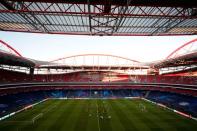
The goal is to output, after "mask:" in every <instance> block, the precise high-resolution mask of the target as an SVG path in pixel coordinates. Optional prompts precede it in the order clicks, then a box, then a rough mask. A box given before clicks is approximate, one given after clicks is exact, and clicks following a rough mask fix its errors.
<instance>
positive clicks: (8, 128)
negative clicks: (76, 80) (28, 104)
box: [0, 99, 197, 131]
mask: <svg viewBox="0 0 197 131" xmlns="http://www.w3.org/2000/svg"><path fill="white" fill-rule="evenodd" d="M144 107H145V108H144ZM33 121H34V122H33ZM27 130H28V131H195V130H197V122H196V121H194V120H191V119H187V118H185V117H182V116H180V115H177V114H175V113H174V112H171V111H169V110H167V109H163V108H161V107H158V106H156V105H154V104H152V103H149V102H146V101H143V100H131V99H116V100H115V99H114V100H110V99H107V100H104V99H88V100H74V99H71V100H48V101H46V102H44V103H41V104H39V105H37V106H35V107H33V108H31V109H29V110H26V111H23V112H21V113H19V114H16V115H15V116H13V117H11V118H8V119H6V120H4V121H1V122H0V131H27Z"/></svg>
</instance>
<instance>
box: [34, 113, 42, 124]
mask: <svg viewBox="0 0 197 131" xmlns="http://www.w3.org/2000/svg"><path fill="white" fill-rule="evenodd" d="M42 116H43V113H40V114H38V115H37V116H35V117H33V118H32V123H33V124H34V123H35V121H36V120H38V119H40V118H42Z"/></svg>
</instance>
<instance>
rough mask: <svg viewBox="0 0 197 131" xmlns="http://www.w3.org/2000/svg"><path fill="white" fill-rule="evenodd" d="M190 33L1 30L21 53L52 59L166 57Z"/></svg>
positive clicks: (1, 36) (0, 36) (7, 40)
mask: <svg viewBox="0 0 197 131" xmlns="http://www.w3.org/2000/svg"><path fill="white" fill-rule="evenodd" d="M195 38H197V35H193V36H79V35H77V36H74V35H55V34H36V33H17V32H3V31H0V39H1V40H3V41H4V42H6V43H8V44H9V45H11V46H12V47H13V48H15V49H16V50H17V51H18V52H19V53H20V54H21V55H22V56H23V57H27V58H31V59H35V60H43V61H51V60H54V59H57V58H62V57H66V56H71V55H79V54H110V55H116V56H122V57H126V58H130V59H133V60H138V61H140V62H151V61H157V60H163V59H165V58H166V57H167V56H168V55H169V54H170V53H171V52H173V51H174V50H175V49H176V48H178V47H180V46H181V45H183V44H184V43H186V42H188V41H190V40H193V39H195Z"/></svg>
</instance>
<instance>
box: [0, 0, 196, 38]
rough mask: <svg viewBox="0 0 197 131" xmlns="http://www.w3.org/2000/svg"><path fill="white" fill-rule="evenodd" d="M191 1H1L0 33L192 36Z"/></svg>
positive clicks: (193, 5) (193, 24)
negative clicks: (0, 31)
mask: <svg viewBox="0 0 197 131" xmlns="http://www.w3.org/2000/svg"><path fill="white" fill-rule="evenodd" d="M196 23H197V2H196V1H193V0H56V1H55V2H54V0H1V1H0V30H2V31H18V32H35V33H49V34H75V35H115V36H119V35H121V36H129V35H133V36H134V35H147V36H152V35H154V36H155V35H195V34H197V24H196Z"/></svg>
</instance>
